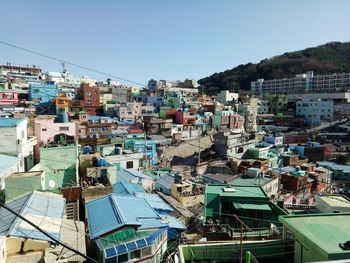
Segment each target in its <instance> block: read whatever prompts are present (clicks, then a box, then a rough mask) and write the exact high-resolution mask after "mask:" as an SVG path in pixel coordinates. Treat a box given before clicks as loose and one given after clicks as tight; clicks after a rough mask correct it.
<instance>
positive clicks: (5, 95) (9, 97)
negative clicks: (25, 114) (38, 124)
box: [0, 90, 19, 106]
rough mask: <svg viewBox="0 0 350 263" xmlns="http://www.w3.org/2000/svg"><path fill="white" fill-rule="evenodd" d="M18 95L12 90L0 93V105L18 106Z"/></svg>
mask: <svg viewBox="0 0 350 263" xmlns="http://www.w3.org/2000/svg"><path fill="white" fill-rule="evenodd" d="M18 103H19V100H18V93H17V92H15V91H12V90H2V91H0V105H14V106H16V105H18Z"/></svg>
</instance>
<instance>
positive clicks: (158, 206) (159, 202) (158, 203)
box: [135, 193, 174, 214]
mask: <svg viewBox="0 0 350 263" xmlns="http://www.w3.org/2000/svg"><path fill="white" fill-rule="evenodd" d="M135 196H136V197H139V198H144V199H145V200H146V201H147V203H148V204H149V205H150V206H151V207H152V208H153V209H154V210H156V212H158V213H160V214H169V213H172V212H173V211H174V209H172V208H171V207H170V206H169V205H168V204H167V203H165V202H164V201H163V199H161V198H160V197H159V196H158V195H157V194H147V193H136V194H135Z"/></svg>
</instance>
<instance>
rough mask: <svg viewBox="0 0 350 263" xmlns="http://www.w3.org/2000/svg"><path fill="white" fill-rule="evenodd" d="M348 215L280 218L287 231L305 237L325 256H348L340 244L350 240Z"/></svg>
mask: <svg viewBox="0 0 350 263" xmlns="http://www.w3.org/2000/svg"><path fill="white" fill-rule="evenodd" d="M349 220H350V213H344V214H340V213H339V214H337V213H336V214H313V215H294V216H280V217H279V221H281V222H282V223H283V225H285V226H286V227H287V228H288V229H290V230H292V231H293V232H295V233H297V234H299V235H300V236H303V237H305V239H307V240H309V241H310V242H312V243H314V244H315V245H316V246H317V247H319V248H320V249H321V250H323V251H324V252H326V253H327V254H349V257H350V250H343V249H341V248H340V247H339V244H340V243H344V242H346V241H348V240H350V224H349Z"/></svg>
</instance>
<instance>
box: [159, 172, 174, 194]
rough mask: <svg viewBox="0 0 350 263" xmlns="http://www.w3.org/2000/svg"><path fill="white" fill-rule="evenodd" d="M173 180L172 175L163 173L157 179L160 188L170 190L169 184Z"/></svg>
mask: <svg viewBox="0 0 350 263" xmlns="http://www.w3.org/2000/svg"><path fill="white" fill-rule="evenodd" d="M173 182H174V176H173V175H171V174H165V175H163V176H162V177H160V178H159V179H158V180H157V184H159V185H160V186H161V187H162V188H164V189H168V190H171V184H172V183H173Z"/></svg>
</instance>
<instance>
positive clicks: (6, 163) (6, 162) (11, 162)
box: [0, 154, 21, 171]
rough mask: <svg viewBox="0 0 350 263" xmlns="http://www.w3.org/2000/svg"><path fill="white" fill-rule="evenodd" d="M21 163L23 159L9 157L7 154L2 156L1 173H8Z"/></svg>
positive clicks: (0, 161)
mask: <svg viewBox="0 0 350 263" xmlns="http://www.w3.org/2000/svg"><path fill="white" fill-rule="evenodd" d="M20 161H21V158H19V157H14V156H9V155H6V154H0V171H6V170H7V169H8V168H12V167H13V166H15V165H17V164H18V163H19V162H20Z"/></svg>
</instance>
